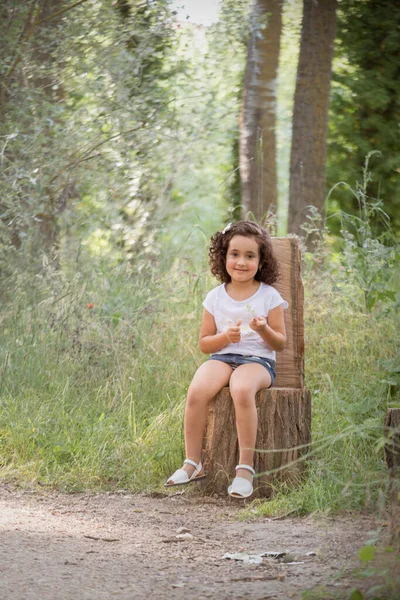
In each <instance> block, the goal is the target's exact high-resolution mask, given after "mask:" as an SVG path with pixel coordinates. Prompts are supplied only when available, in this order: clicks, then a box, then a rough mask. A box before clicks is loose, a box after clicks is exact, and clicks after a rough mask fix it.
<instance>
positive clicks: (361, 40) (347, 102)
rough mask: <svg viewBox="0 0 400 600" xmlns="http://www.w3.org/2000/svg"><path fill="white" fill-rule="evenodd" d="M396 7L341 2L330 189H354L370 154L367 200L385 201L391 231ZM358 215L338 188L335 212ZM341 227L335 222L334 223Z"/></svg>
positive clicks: (398, 71) (398, 204) (399, 185)
mask: <svg viewBox="0 0 400 600" xmlns="http://www.w3.org/2000/svg"><path fill="white" fill-rule="evenodd" d="M399 18H400V7H399V5H398V3H393V2H385V0H379V1H376V0H366V1H360V0H342V1H341V2H340V3H339V10H338V27H337V40H336V45H335V48H336V56H335V60H334V66H333V81H332V102H331V116H330V133H329V143H328V169H327V183H328V188H330V187H332V186H333V185H334V184H335V183H336V182H337V181H340V180H344V181H347V182H349V183H351V184H352V185H353V182H355V181H356V179H357V176H358V173H359V172H360V170H361V166H362V164H363V162H364V157H365V156H366V155H367V154H369V153H370V152H372V151H378V150H379V151H380V152H381V154H382V156H381V157H380V158H379V159H378V157H375V158H374V160H373V161H371V165H370V168H371V172H372V179H371V182H370V188H369V190H370V196H371V198H374V199H376V200H380V201H383V202H384V205H385V211H386V212H387V213H388V215H389V216H390V218H391V220H392V222H393V228H394V230H395V231H397V232H398V231H399V227H400V216H399V215H400V201H399V198H400V175H399V172H398V166H399V145H398V137H399V135H398V134H399V132H398V127H399V119H398V115H399V98H400V88H399V81H400V63H399V60H398V48H399V44H400V32H399V28H398V22H399ZM338 207H340V208H341V209H342V210H344V211H346V212H347V213H350V214H357V211H358V208H359V207H358V203H357V199H356V198H355V197H354V196H353V194H351V193H348V192H347V191H346V189H345V188H340V189H339V190H337V191H336V193H335V195H334V196H333V197H332V198H331V202H330V203H329V205H328V211H329V213H334V212H336V210H337V208H338ZM336 227H337V229H338V228H339V222H338V221H336Z"/></svg>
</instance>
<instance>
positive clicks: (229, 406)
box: [202, 238, 311, 498]
mask: <svg viewBox="0 0 400 600" xmlns="http://www.w3.org/2000/svg"><path fill="white" fill-rule="evenodd" d="M273 246H274V252H275V255H276V257H277V259H278V261H279V264H280V271H281V279H280V280H279V282H278V283H277V284H276V286H275V287H276V289H277V290H278V291H279V293H280V294H281V295H282V297H283V298H284V299H285V300H287V301H288V302H289V309H288V310H287V311H285V323H286V333H287V344H286V348H285V350H284V351H283V352H279V353H278V354H277V364H276V373H277V377H276V380H275V386H274V387H273V388H271V389H269V390H261V392H259V393H258V394H257V398H256V406H257V413H258V431H257V441H256V453H255V465H254V467H255V470H256V473H257V477H256V479H255V480H254V489H255V492H254V496H255V497H262V498H268V497H270V496H271V493H272V490H273V488H272V486H273V484H274V483H275V482H277V481H278V480H280V481H287V482H291V483H294V482H297V481H298V480H299V478H300V476H301V474H302V471H303V465H304V461H303V459H304V458H305V455H306V453H307V451H308V446H309V444H310V443H311V394H310V392H309V391H308V390H307V389H306V388H304V324H303V304H304V301H303V286H302V282H301V277H300V267H301V257H300V250H299V244H298V240H297V239H296V238H274V239H273ZM203 450H204V452H203V456H204V460H203V462H204V466H205V470H206V473H207V475H208V477H207V480H206V482H205V483H203V484H202V488H203V489H204V490H205V491H206V492H207V493H226V488H227V486H228V483H229V482H230V481H231V480H232V478H233V476H234V473H235V466H236V465H237V464H238V459H239V448H238V439H237V433H236V425H235V412H234V407H233V402H232V399H231V397H230V393H229V388H224V389H223V390H221V392H220V393H219V394H218V395H217V396H216V397H215V398H214V400H213V401H212V402H211V404H210V408H209V414H208V420H207V427H206V432H205V437H204V444H203Z"/></svg>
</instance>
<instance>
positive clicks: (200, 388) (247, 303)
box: [165, 221, 288, 498]
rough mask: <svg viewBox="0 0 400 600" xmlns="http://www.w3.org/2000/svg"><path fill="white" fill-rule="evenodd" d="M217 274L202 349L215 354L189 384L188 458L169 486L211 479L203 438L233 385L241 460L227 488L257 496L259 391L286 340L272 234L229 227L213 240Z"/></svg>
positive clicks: (248, 225)
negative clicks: (214, 403) (221, 395)
mask: <svg viewBox="0 0 400 600" xmlns="http://www.w3.org/2000/svg"><path fill="white" fill-rule="evenodd" d="M209 257H210V267H211V273H212V274H213V275H215V277H217V279H219V281H221V282H222V283H221V285H219V286H218V287H216V288H214V289H213V290H211V292H209V294H208V295H207V296H206V299H205V300H204V302H203V306H204V312H203V320H202V324H201V329H200V349H201V351H202V352H204V353H205V354H210V355H211V356H210V357H209V359H208V360H207V361H206V362H205V363H204V364H202V365H201V367H200V368H199V369H198V370H197V372H196V374H195V376H194V378H193V381H192V383H191V384H190V387H189V390H188V394H187V401H186V409H185V423H184V430H185V446H186V460H185V461H184V464H183V467H182V468H181V469H178V470H177V471H175V473H174V474H173V475H172V476H171V477H170V478H169V479H168V481H167V483H166V484H165V485H166V486H167V487H169V486H175V485H184V484H187V483H190V482H192V481H197V480H199V479H203V478H204V477H205V474H204V471H203V467H202V464H201V462H200V461H201V449H202V441H203V433H204V428H205V424H206V418H207V409H208V404H209V402H210V400H212V398H213V397H214V396H215V395H216V394H217V393H218V392H219V391H220V390H221V389H222V388H223V387H224V386H227V385H229V387H230V392H231V396H232V400H233V403H234V406H235V415H236V427H237V432H238V441H239V450H240V458H239V463H240V464H239V465H238V466H237V467H236V477H235V478H234V480H233V482H232V485H231V486H229V488H228V493H229V494H230V495H231V496H232V497H234V498H248V497H249V496H251V494H252V493H253V476H254V475H255V471H254V469H253V463H254V449H255V444H256V433H257V411H256V402H255V397H256V393H257V392H258V391H259V390H261V389H263V388H269V387H270V386H271V385H272V384H273V382H274V379H275V371H274V367H275V356H276V354H275V352H276V351H280V350H283V349H284V347H285V343H286V332H285V322H284V316H283V310H284V308H287V306H288V304H287V302H285V301H284V300H283V298H282V297H281V296H280V294H279V293H278V292H277V291H276V289H275V288H273V287H271V285H272V284H273V283H274V282H275V281H276V280H277V278H278V263H277V261H276V259H275V257H274V255H273V251H272V243H271V238H270V236H269V235H268V233H267V232H266V231H265V229H263V228H262V227H260V226H259V225H257V224H256V223H253V222H250V221H240V222H238V223H234V224H230V225H228V226H227V227H226V228H225V229H224V231H222V232H220V231H218V232H217V233H216V234H215V235H214V236H213V237H212V238H211V246H210V250H209Z"/></svg>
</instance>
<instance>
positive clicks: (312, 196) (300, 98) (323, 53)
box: [288, 0, 337, 235]
mask: <svg viewBox="0 0 400 600" xmlns="http://www.w3.org/2000/svg"><path fill="white" fill-rule="evenodd" d="M336 7H337V0H304V11H303V22H302V32H301V43H300V57H299V65H298V70H297V82H296V91H295V96H294V110H293V135H292V150H291V156H290V186H289V220H288V232H289V233H296V234H297V235H304V231H303V230H302V228H301V225H302V224H303V223H304V222H305V221H306V219H307V214H309V207H310V206H313V207H315V208H316V209H317V210H318V212H319V213H321V215H322V216H323V213H324V199H325V171H326V167H325V164H326V139H327V134H328V109H329V91H330V81H331V69H332V57H333V46H334V39H335V30H336Z"/></svg>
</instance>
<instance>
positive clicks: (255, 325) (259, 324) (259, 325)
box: [249, 317, 267, 333]
mask: <svg viewBox="0 0 400 600" xmlns="http://www.w3.org/2000/svg"><path fill="white" fill-rule="evenodd" d="M266 325H267V319H266V318H265V317H254V318H253V319H252V320H251V321H250V323H249V326H250V328H251V329H252V330H253V331H256V332H257V333H259V332H260V331H263V329H265V327H266Z"/></svg>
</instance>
